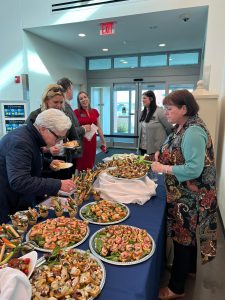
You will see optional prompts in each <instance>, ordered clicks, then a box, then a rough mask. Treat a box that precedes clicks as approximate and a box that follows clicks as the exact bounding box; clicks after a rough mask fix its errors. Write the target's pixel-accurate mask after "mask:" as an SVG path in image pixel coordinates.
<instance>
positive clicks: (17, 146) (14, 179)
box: [0, 109, 75, 223]
mask: <svg viewBox="0 0 225 300" xmlns="http://www.w3.org/2000/svg"><path fill="white" fill-rule="evenodd" d="M70 127H71V121H70V119H69V118H68V117H67V116H66V115H65V114H64V113H63V112H62V111H60V110H58V109H48V110H45V111H43V112H41V113H40V114H39V115H38V116H37V118H36V121H35V123H34V124H32V123H31V122H30V123H29V124H28V125H25V126H21V127H19V128H17V129H15V130H13V131H11V132H9V133H8V134H6V135H5V136H4V137H3V138H2V139H1V140H0V195H1V197H0V207H1V210H0V223H3V222H7V221H8V220H9V215H10V214H14V213H15V212H16V211H18V210H24V209H27V208H28V207H29V206H35V205H36V204H37V203H39V202H40V201H41V200H43V199H44V198H45V197H48V196H53V195H56V194H57V193H58V191H59V190H60V189H61V190H62V191H65V192H69V191H71V190H72V189H74V188H75V185H74V183H73V181H72V180H69V179H67V180H60V179H53V178H43V177H41V172H42V168H43V159H42V152H41V148H42V147H46V146H47V147H51V146H54V145H55V144H56V143H57V142H58V141H59V140H61V139H63V138H64V137H65V135H66V134H67V131H68V130H69V128H70ZM45 163H50V164H49V167H50V168H53V169H54V168H55V166H54V161H52V162H49V161H45Z"/></svg>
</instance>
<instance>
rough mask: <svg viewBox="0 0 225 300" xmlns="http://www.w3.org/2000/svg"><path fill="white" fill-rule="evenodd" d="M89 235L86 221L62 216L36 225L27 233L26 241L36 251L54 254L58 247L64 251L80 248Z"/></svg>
mask: <svg viewBox="0 0 225 300" xmlns="http://www.w3.org/2000/svg"><path fill="white" fill-rule="evenodd" d="M89 233H90V230H89V227H88V225H87V222H86V221H81V220H78V219H75V218H66V217H64V216H61V217H58V218H55V219H47V220H46V221H44V222H41V223H38V224H36V225H34V226H33V227H32V228H31V229H30V230H29V232H28V233H27V235H26V241H27V242H32V244H33V245H34V249H36V250H39V251H43V252H52V251H53V249H54V248H55V247H56V246H59V247H61V248H63V249H72V248H75V247H77V246H79V245H80V244H82V243H83V242H84V241H85V240H86V239H87V237H88V236H89Z"/></svg>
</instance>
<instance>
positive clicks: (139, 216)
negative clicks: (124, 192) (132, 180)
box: [78, 175, 166, 300]
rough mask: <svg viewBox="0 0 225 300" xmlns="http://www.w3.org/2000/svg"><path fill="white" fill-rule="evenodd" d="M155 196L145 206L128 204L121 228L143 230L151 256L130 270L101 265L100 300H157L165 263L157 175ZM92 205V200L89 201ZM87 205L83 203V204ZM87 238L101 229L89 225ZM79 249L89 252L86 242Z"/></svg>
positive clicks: (161, 197)
mask: <svg viewBox="0 0 225 300" xmlns="http://www.w3.org/2000/svg"><path fill="white" fill-rule="evenodd" d="M157 183H158V187H157V195H156V196H154V197H152V198H151V200H150V201H148V202H147V203H146V204H145V205H143V206H141V205H138V204H130V205H128V206H129V209H130V216H129V218H128V219H127V220H125V221H124V222H123V223H120V224H127V225H132V226H137V227H140V228H143V229H146V230H147V231H148V233H149V234H150V235H151V236H152V237H153V239H154V241H155V243H156V249H155V253H154V254H153V256H152V257H151V258H150V259H148V260H147V261H145V262H143V263H140V264H137V265H131V266H116V265H111V264H108V263H104V265H105V268H106V282H105V286H104V288H103V290H102V292H101V294H100V295H99V297H98V299H99V300H156V299H158V290H159V282H160V274H161V270H162V266H163V259H164V249H165V247H164V237H165V218H164V217H165V207H166V194H165V188H164V177H163V175H158V182H157ZM90 201H93V200H90ZM86 203H87V202H84V204H86ZM89 227H90V236H91V235H92V234H93V233H94V232H95V231H97V230H98V229H100V228H102V226H98V225H94V224H89ZM78 248H80V249H83V250H87V249H89V239H87V240H86V241H85V242H84V243H83V244H81V245H80V246H79V247H78Z"/></svg>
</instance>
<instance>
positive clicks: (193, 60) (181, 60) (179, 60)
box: [169, 52, 199, 66]
mask: <svg viewBox="0 0 225 300" xmlns="http://www.w3.org/2000/svg"><path fill="white" fill-rule="evenodd" d="M198 60H199V53H198V52H191V53H190V52H189V53H188V52H186V53H171V54H169V65H170V66H178V65H197V64H198Z"/></svg>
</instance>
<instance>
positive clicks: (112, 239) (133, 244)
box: [89, 225, 155, 266]
mask: <svg viewBox="0 0 225 300" xmlns="http://www.w3.org/2000/svg"><path fill="white" fill-rule="evenodd" d="M137 241H138V242H137ZM89 247H90V249H91V252H92V253H93V254H94V255H95V256H97V257H98V258H99V259H101V260H102V261H104V262H107V263H109V264H113V265H120V266H129V265H135V264H139V263H142V262H144V261H146V260H148V259H149V258H150V257H151V256H152V255H153V254H154V251H155V242H154V240H153V238H152V237H151V235H150V234H149V233H147V231H146V230H144V229H140V228H138V227H134V226H129V225H110V226H107V227H104V228H102V229H100V230H98V231H97V232H95V233H94V234H93V235H92V236H91V238H90V240H89Z"/></svg>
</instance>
